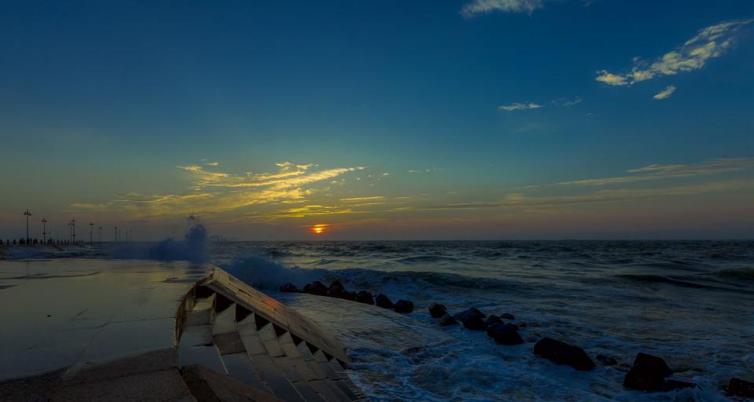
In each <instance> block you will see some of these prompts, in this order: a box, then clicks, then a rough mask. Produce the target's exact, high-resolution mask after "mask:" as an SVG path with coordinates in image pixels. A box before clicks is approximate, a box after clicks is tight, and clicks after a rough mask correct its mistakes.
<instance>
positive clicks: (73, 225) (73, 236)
mask: <svg viewBox="0 0 754 402" xmlns="http://www.w3.org/2000/svg"><path fill="white" fill-rule="evenodd" d="M68 226H70V227H71V243H72V244H76V219H75V218H74V219H71V223H69V224H68Z"/></svg>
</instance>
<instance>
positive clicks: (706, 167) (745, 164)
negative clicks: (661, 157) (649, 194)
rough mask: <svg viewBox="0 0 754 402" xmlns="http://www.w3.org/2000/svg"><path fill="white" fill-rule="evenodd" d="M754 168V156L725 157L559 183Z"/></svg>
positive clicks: (629, 180)
mask: <svg viewBox="0 0 754 402" xmlns="http://www.w3.org/2000/svg"><path fill="white" fill-rule="evenodd" d="M750 169H754V157H749V158H723V159H713V160H709V161H704V162H699V163H690V164H653V165H648V166H644V167H641V168H638V169H631V170H628V171H627V173H628V174H627V175H624V176H613V177H603V178H597V179H582V180H573V181H565V182H560V183H557V184H558V185H561V186H563V185H578V186H606V185H612V184H626V183H636V182H644V181H655V180H666V179H675V178H682V177H694V176H708V175H714V174H721V173H731V172H739V171H744V170H750Z"/></svg>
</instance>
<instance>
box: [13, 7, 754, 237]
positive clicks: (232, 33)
mask: <svg viewBox="0 0 754 402" xmlns="http://www.w3.org/2000/svg"><path fill="white" fill-rule="evenodd" d="M0 38H2V40H0V177H1V178H0V238H9V237H22V236H24V231H25V220H24V219H25V217H24V215H23V212H24V211H25V210H26V209H29V210H30V211H31V212H32V216H31V218H30V219H31V220H30V222H31V223H30V225H31V232H32V233H31V235H32V236H35V235H36V236H40V235H39V232H40V231H41V227H40V220H41V219H42V218H43V217H44V218H46V219H47V220H48V226H49V228H48V232H49V233H50V234H52V235H53V236H55V237H58V238H60V237H67V236H68V232H69V228H68V227H67V226H66V224H67V223H68V222H69V221H71V219H76V221H77V222H78V225H79V230H80V231H84V232H85V231H86V227H87V225H88V223H90V222H92V223H95V227H99V226H102V227H103V232H104V234H103V237H104V240H109V239H112V237H113V233H114V231H113V227H114V226H118V227H119V228H120V230H121V232H128V233H130V234H131V238H132V239H137V240H157V239H161V238H165V237H168V236H179V235H180V234H181V233H182V232H183V231H184V230H185V227H186V224H187V217H189V216H194V217H195V218H196V219H198V220H199V221H200V222H202V223H204V224H205V225H206V226H207V227H208V228H209V230H210V232H211V233H212V234H214V235H217V236H222V237H225V238H228V239H236V240H305V239H346V240H358V239H675V238H678V239H687V238H693V239H697V238H700V239H732V238H748V239H751V238H754V202H753V201H754V2H752V1H750V0H742V1H736V0H729V1H721V2H710V1H693V0H683V1H674V0H667V1H662V2H658V1H618V0H587V1H584V0H447V1H437V0H383V1H370V0H365V1H345V0H343V1H317V2H312V1H295V0H291V1H285V2H280V1H254V2H252V1H212V2H209V1H198V0H196V1H107V2H102V1H75V0H74V1H66V2H59V1H35V0H25V1H3V2H0ZM315 225H319V226H317V227H318V228H320V229H317V230H313V228H314V226H315ZM317 232H319V233H317ZM80 233H81V232H80Z"/></svg>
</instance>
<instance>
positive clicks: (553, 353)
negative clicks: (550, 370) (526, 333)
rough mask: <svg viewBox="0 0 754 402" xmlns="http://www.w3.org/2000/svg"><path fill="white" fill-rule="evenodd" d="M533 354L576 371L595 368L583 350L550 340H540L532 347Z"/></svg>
mask: <svg viewBox="0 0 754 402" xmlns="http://www.w3.org/2000/svg"><path fill="white" fill-rule="evenodd" d="M534 354H535V355H537V356H539V357H543V358H545V359H547V360H550V361H551V362H553V363H556V364H565V365H568V366H571V367H573V368H575V369H576V370H582V371H587V370H591V369H593V368H594V367H595V366H594V362H593V361H592V359H590V358H589V356H588V355H587V354H586V352H584V349H581V348H580V347H578V346H574V345H569V344H567V343H565V342H561V341H557V340H555V339H552V338H542V339H540V340H539V342H537V343H536V344H535V345H534Z"/></svg>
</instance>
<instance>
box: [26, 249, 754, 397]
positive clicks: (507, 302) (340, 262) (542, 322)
mask: <svg viewBox="0 0 754 402" xmlns="http://www.w3.org/2000/svg"><path fill="white" fill-rule="evenodd" d="M189 240H190V239H189ZM197 247H200V244H199V243H191V242H190V241H187V242H186V243H181V242H163V243H160V244H158V245H154V244H131V245H119V246H114V247H107V248H105V249H100V250H96V251H94V252H87V251H82V252H76V251H67V252H66V255H75V256H80V255H82V254H84V255H86V254H89V255H92V254H93V255H97V256H99V257H102V258H152V259H181V258H184V256H183V254H187V257H185V258H188V259H192V260H194V259H198V258H200V259H205V260H208V261H209V262H212V263H215V264H217V265H219V266H221V267H223V268H225V269H226V270H228V271H230V272H231V273H232V274H234V275H236V276H238V277H240V278H241V279H243V280H245V281H247V282H249V283H251V284H253V285H254V286H257V287H259V288H262V289H263V290H265V291H266V292H268V293H270V294H271V295H273V296H274V297H278V298H281V299H282V300H283V301H284V302H286V303H288V304H290V305H291V306H293V307H294V308H296V309H299V310H301V311H302V312H303V313H305V314H306V315H309V316H311V317H312V318H314V319H315V320H317V321H318V322H320V323H321V324H322V325H323V326H325V327H327V328H328V329H329V330H331V331H334V332H337V334H338V335H339V336H340V337H341V339H342V340H343V342H344V344H345V345H346V346H347V347H348V349H349V354H350V356H351V357H352V360H353V362H352V364H351V366H350V368H351V370H350V372H349V375H350V376H351V377H352V378H353V380H354V382H356V383H357V384H358V385H359V386H360V387H361V388H362V389H363V390H364V392H365V394H366V395H368V396H369V397H370V398H371V399H372V400H376V401H399V400H429V401H446V400H453V401H462V400H463V401H493V400H503V401H508V400H511V401H561V400H566V401H580V400H595V401H600V400H619V401H635V400H652V401H654V400H657V401H694V400H696V401H707V400H709V401H718V400H728V399H727V397H726V396H725V395H724V393H723V391H722V387H723V386H724V384H726V383H727V381H728V379H729V378H730V377H732V376H736V377H740V378H744V379H748V380H750V381H751V380H754V242H692V241H684V242H675V241H625V242H624V241H541V242H540V241H531V242H530V241H514V242H497V241H490V242H289V243H285V242H270V243H264V242H227V243H210V244H206V249H203V250H199V251H197ZM11 257H12V256H11ZM19 257H22V258H26V257H28V256H23V255H22V256H19ZM335 279H338V280H340V281H342V282H343V283H344V284H345V285H346V287H347V288H349V289H350V290H362V289H364V290H369V291H371V292H373V293H384V294H387V295H388V296H389V297H390V298H391V299H393V300H394V301H395V300H396V299H407V300H412V301H413V302H414V304H415V306H416V309H415V311H414V312H413V313H412V314H408V315H400V314H396V313H393V312H391V311H387V310H383V309H379V308H377V307H373V306H366V305H360V304H357V303H353V302H348V301H344V300H339V299H330V298H323V297H317V296H311V295H304V294H283V293H278V292H277V288H278V287H279V286H280V285H281V284H283V283H286V282H293V283H295V284H297V285H299V286H303V285H304V284H306V283H308V282H310V281H313V280H322V281H323V282H325V283H329V281H332V280H335ZM432 302H440V303H443V304H445V305H446V306H447V307H448V309H449V311H450V312H451V313H455V312H460V311H462V310H464V309H466V308H469V307H476V308H479V309H480V310H482V311H483V312H485V313H487V314H498V315H499V314H501V313H506V312H507V313H512V314H514V315H515V316H516V320H514V322H517V323H519V324H521V323H525V325H526V326H525V328H522V329H521V331H520V333H521V335H522V336H523V338H524V339H525V340H526V341H527V342H526V343H524V344H523V345H517V346H502V345H497V344H495V343H494V341H493V340H492V339H490V338H488V337H487V336H486V334H485V333H484V332H475V331H469V330H466V329H464V328H462V327H461V326H454V327H440V326H438V325H437V324H436V322H435V321H434V320H433V319H432V318H431V317H430V316H429V313H428V312H427V306H428V305H429V304H430V303H432ZM543 336H549V337H553V338H556V339H560V340H564V341H567V342H569V343H573V344H576V345H579V346H581V347H583V348H584V349H585V350H586V352H587V353H588V354H589V355H590V356H591V357H592V358H593V359H594V358H595V356H597V355H598V354H602V355H605V356H608V357H612V358H614V359H616V360H617V361H618V364H617V365H615V366H604V365H602V364H600V363H599V362H597V361H596V360H595V362H596V363H597V365H598V367H597V368H596V369H595V370H593V371H591V372H578V371H575V370H573V369H571V368H569V367H566V366H557V365H554V364H552V363H550V362H549V361H547V360H544V359H540V358H537V357H535V356H534V355H533V353H532V347H533V345H534V342H536V340H537V339H539V338H541V337H543ZM638 352H645V353H650V354H653V355H657V356H660V357H663V358H664V359H665V360H666V361H667V362H668V364H669V365H670V366H671V367H672V368H673V369H674V370H675V371H676V374H675V375H674V378H675V379H679V380H684V381H691V382H694V383H696V384H697V385H698V386H697V387H696V388H693V389H686V390H680V391H673V392H668V393H653V394H645V393H640V392H635V391H629V390H625V389H624V388H623V387H622V380H623V377H624V375H625V374H626V372H627V371H628V369H629V368H630V365H631V363H632V361H633V359H634V357H635V355H636V353H638Z"/></svg>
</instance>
